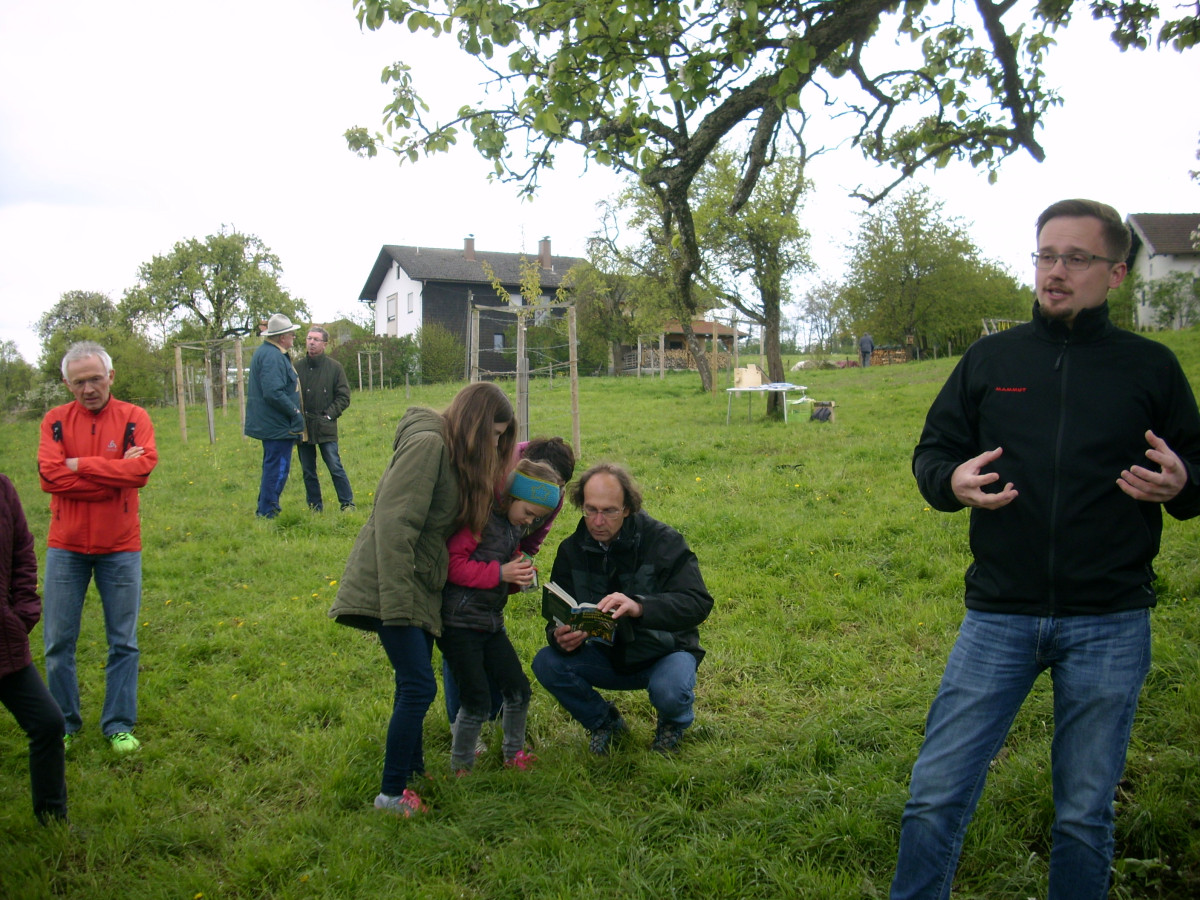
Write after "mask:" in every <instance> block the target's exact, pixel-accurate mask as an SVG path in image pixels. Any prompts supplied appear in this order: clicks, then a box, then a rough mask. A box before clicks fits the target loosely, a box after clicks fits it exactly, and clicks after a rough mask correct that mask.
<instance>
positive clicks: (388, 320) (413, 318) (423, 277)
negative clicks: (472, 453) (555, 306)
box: [359, 235, 587, 376]
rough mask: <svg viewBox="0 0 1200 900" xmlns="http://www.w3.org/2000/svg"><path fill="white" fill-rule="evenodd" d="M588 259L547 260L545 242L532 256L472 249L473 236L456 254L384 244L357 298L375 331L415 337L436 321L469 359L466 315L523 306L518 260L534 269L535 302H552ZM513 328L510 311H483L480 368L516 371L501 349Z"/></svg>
mask: <svg viewBox="0 0 1200 900" xmlns="http://www.w3.org/2000/svg"><path fill="white" fill-rule="evenodd" d="M485 262H486V263H487V265H488V266H490V267H491V270H492V272H494V273H495V276H496V278H497V280H498V281H499V282H500V284H501V285H502V286H503V288H504V290H505V291H506V292H507V293H508V299H507V301H505V300H502V299H501V298H500V296H499V295H498V294H497V292H496V290H495V288H494V287H493V285H492V281H491V279H490V278H489V277H488V275H487V274H486V272H485V267H484V263H485ZM586 262H587V260H584V259H581V258H579V257H575V256H555V255H553V253H551V251H550V238H548V237H545V238H542V239H541V240H540V241H538V252H537V255H536V256H535V255H532V254H528V253H501V252H494V251H488V250H476V249H475V237H474V236H473V235H471V236H468V237H467V238H466V239H465V240H464V241H463V246H462V248H461V249H456V250H446V249H441V248H435V247H410V246H401V245H397V244H385V245H384V246H383V247H382V249H380V251H379V255H378V256H377V257H376V258H375V264H374V265H373V266H372V267H371V273H370V275H368V276H367V280H366V283H365V284H364V285H363V287H362V291H361V292H360V294H359V297H360V299H361V302H363V303H366V304H367V305H368V306H369V307H370V308H371V309H372V310H373V311H374V319H375V333H376V334H379V335H390V336H392V337H402V336H404V335H407V334H415V333H416V331H417V329H418V328H421V327H422V326H424V325H429V324H431V323H437V324H438V325H441V326H443V327H444V328H445V329H446V330H448V331H449V332H450V333H451V334H453V335H455V336H456V337H458V338H459V340H461V341H462V342H463V345H464V346H465V347H466V349H467V359H468V360H469V359H470V351H471V347H470V343H469V342H470V336H471V312H472V310H473V309H475V308H483V307H492V308H496V309H497V310H499V309H502V308H505V307H510V308H511V307H515V306H521V305H522V304H523V303H524V302H525V301H524V298H523V297H522V295H521V271H522V264H523V263H534V264H536V266H537V271H538V274H539V281H540V285H541V298H540V302H550V301H552V300H553V299H554V295H555V293H556V292H557V290H558V288H559V286H560V285H561V284H562V281H563V278H564V276H565V275H566V274H567V272H568V271H569V270H570V269H571V268H572V267H573V266H576V265H582V264H586ZM514 325H515V318H514V316H513V315H511V314H505V313H500V312H497V313H491V314H489V313H488V312H487V310H486V309H483V310H482V311H481V315H480V322H479V343H480V347H479V366H480V368H481V369H482V370H485V371H489V372H513V371H515V357H514V355H513V353H512V352H511V348H508V349H509V352H507V353H505V352H504V351H505V349H506V348H507V344H508V342H509V340H510V337H511V335H512V334H513V332H514ZM464 376H465V373H464Z"/></svg>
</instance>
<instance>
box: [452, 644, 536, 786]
mask: <svg viewBox="0 0 1200 900" xmlns="http://www.w3.org/2000/svg"><path fill="white" fill-rule="evenodd" d="M438 646H439V647H440V648H441V650H442V656H443V657H445V660H446V662H447V663H448V664H449V666H450V671H451V672H452V673H453V674H454V680H455V682H456V683H457V684H458V692H459V698H460V700H461V702H462V706H461V708H460V709H459V711H458V718H457V720H456V721H457V724H456V726H455V729H454V744H453V746H452V748H451V751H450V752H451V761H452V764H453V765H454V767H455V768H456V769H460V768H466V769H469V768H471V766H473V765H474V763H475V742H476V740H477V739H478V737H479V731H480V728H482V726H483V723H484V722H485V721H486V720H487V718H488V714H489V713H490V712H491V708H492V687H493V686H494V687H497V688H499V690H500V696H501V697H502V698H503V700H504V713H503V719H502V725H503V727H504V744H503V751H504V758H505V759H512V758H513V756H514V755H515V754H516V753H518V752H519V751H520V750H521V749H523V748H524V746H525V715H526V711H527V710H528V709H529V698H530V697H531V696H532V693H533V692H532V690H531V689H530V686H529V678H528V677H526V675H525V669H524V667H523V666H522V665H521V659H520V657H518V656H517V651H516V650H514V649H513V645H512V641H510V640H509V639H508V634H507V633H506V632H503V631H496V632H488V631H473V630H471V629H470V628H445V629H443V630H442V636H441V637H440V638H438Z"/></svg>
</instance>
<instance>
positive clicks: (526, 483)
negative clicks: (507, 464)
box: [508, 472, 562, 509]
mask: <svg viewBox="0 0 1200 900" xmlns="http://www.w3.org/2000/svg"><path fill="white" fill-rule="evenodd" d="M508 493H509V495H510V496H513V497H516V498H517V499H518V500H524V501H525V502H526V503H532V504H533V505H534V506H544V507H546V509H558V501H559V499H560V498H561V497H562V491H561V489H560V488H559V486H558V485H557V484H551V483H550V482H549V481H542V480H541V479H540V478H531V477H529V476H528V475H523V474H521V473H520V472H513V480H512V484H511V485H510V486H509V488H508Z"/></svg>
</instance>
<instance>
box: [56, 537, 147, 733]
mask: <svg viewBox="0 0 1200 900" xmlns="http://www.w3.org/2000/svg"><path fill="white" fill-rule="evenodd" d="M92 578H95V579H96V590H97V591H99V592H100V603H101V605H102V606H103V608H104V634H105V638H106V640H107V642H108V664H107V665H106V666H105V668H104V708H103V710H102V711H101V713H100V730H101V731H102V732H103V733H104V734H105V735H110V734H116V733H117V732H119V731H133V726H134V724H135V723H136V722H137V682H138V643H137V622H138V609H139V608H140V607H141V603H142V554H141V551H138V550H131V551H127V552H124V553H100V554H95V555H92V554H88V553H75V552H74V551H72V550H60V549H58V548H57V547H49V548H47V550H46V575H45V579H44V583H43V589H44V592H45V597H44V600H43V603H42V638H43V640H44V641H45V647H46V681H47V682H48V686H49V688H50V693H51V695H52V696H53V697H54V699H55V701H56V702H57V703H58V706H59V709H61V710H62V712H63V716H65V717H66V720H67V733H69V734H71V733H74V732H76V731H78V730H79V729H80V727H81V726H82V725H83V720H82V718H81V717H80V715H79V679H78V678H77V677H76V675H75V644H76V642H77V641H78V640H79V628H80V622H81V620H82V617H83V598H84V596H85V595H86V594H87V588H88V582H89V581H91V580H92Z"/></svg>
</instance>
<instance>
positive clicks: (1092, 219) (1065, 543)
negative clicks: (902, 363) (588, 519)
mask: <svg viewBox="0 0 1200 900" xmlns="http://www.w3.org/2000/svg"><path fill="white" fill-rule="evenodd" d="M1037 239H1038V243H1037V251H1036V252H1035V253H1034V254H1033V260H1034V265H1035V274H1036V278H1035V285H1036V292H1037V302H1036V303H1035V304H1034V307H1033V320H1032V321H1031V322H1029V323H1027V324H1024V325H1019V326H1017V327H1014V328H1012V329H1010V330H1008V331H1004V332H1001V333H1000V334H997V335H993V336H990V337H987V338H984V339H982V340H980V341H978V342H977V343H975V344H974V345H973V346H972V347H971V348H969V349H968V350H967V352H966V353H965V354H964V355H963V358H962V360H961V361H960V362H959V364H958V366H957V367H956V368H955V370H954V372H953V374H951V376H950V378H949V380H948V381H947V382H946V385H945V386H944V387H943V388H942V391H941V393H940V394H939V395H938V397H937V399H936V400H935V401H934V403H933V406H932V407H931V408H930V411H929V415H928V417H927V418H926V421H925V429H924V431H923V432H922V434H921V439H920V442H919V443H918V444H917V447H916V450H915V451H914V453H913V473H914V475H915V476H916V479H917V484H918V486H919V488H920V490H921V493H922V494H923V495H924V497H925V499H926V500H928V501H929V504H930V505H931V506H932V507H934V508H935V509H939V510H942V511H945V512H953V511H956V510H959V509H962V508H963V507H971V528H970V544H971V552H972V554H973V556H974V562H973V563H972V565H971V566H970V567H969V568H968V569H967V573H966V579H965V581H966V594H965V600H966V606H967V612H966V617H965V618H964V620H963V623H962V627H961V629H960V631H959V635H958V639H957V641H956V642H955V645H954V649H953V650H952V651H951V653H950V658H949V661H948V662H947V664H946V670H945V673H944V675H943V676H942V682H941V686H940V687H939V689H938V694H937V697H936V699H935V700H934V702H933V706H932V707H931V709H930V711H929V717H928V720H927V722H926V726H925V742H924V744H923V745H922V747H921V750H920V753H919V754H918V757H917V761H916V764H915V765H914V767H913V772H912V781H911V785H910V799H909V801H908V803H907V805H906V806H905V808H904V814H903V817H902V819H901V832H900V851H899V858H898V860H897V865H896V875H895V879H894V881H893V883H892V893H891V896H892V897H893V898H914V897H922V898H924V897H928V898H946V897H949V895H950V887H951V884H952V882H953V880H954V872H955V869H956V867H957V865H958V856H959V852H960V850H961V848H962V841H963V836H964V834H965V832H966V828H967V824H968V823H969V821H970V819H971V815H972V813H973V812H974V810H975V805H976V803H977V802H978V800H979V796H980V793H981V792H982V790H983V784H984V779H985V778H986V776H987V772H988V766H989V763H990V762H991V760H992V759H993V757H994V756H995V755H996V753H997V752H998V751H999V750H1000V748H1001V746H1002V745H1003V743H1004V740H1005V738H1006V736H1007V734H1008V730H1009V728H1010V727H1011V726H1012V722H1013V719H1014V718H1015V716H1016V714H1017V711H1018V709H1020V707H1021V704H1022V703H1023V702H1024V700H1025V697H1026V696H1027V695H1028V693H1029V690H1030V688H1031V686H1032V685H1033V682H1034V681H1035V680H1036V678H1037V677H1038V675H1039V674H1040V673H1041V672H1042V671H1044V670H1046V669H1049V670H1050V673H1051V677H1052V680H1053V686H1054V739H1053V743H1052V745H1051V751H1050V756H1051V772H1052V781H1053V790H1054V811H1055V815H1054V825H1053V827H1052V829H1051V836H1052V847H1051V851H1050V891H1049V897H1050V900H1064V898H1095V900H1100V898H1104V897H1107V896H1108V879H1109V867H1110V864H1111V862H1112V855H1113V796H1114V792H1115V790H1116V787H1117V783H1118V782H1119V781H1120V779H1121V774H1122V771H1123V770H1124V766H1125V752H1126V747H1127V746H1128V743H1129V734H1130V729H1131V727H1132V723H1133V715H1134V711H1135V709H1136V707H1137V700H1138V694H1139V693H1140V691H1141V687H1142V682H1143V680H1144V679H1145V676H1146V673H1147V671H1148V670H1149V667H1150V619H1149V610H1150V607H1152V606H1153V605H1154V603H1155V596H1154V588H1153V583H1154V570H1153V568H1152V563H1153V560H1154V557H1155V555H1156V554H1157V553H1158V548H1159V538H1160V535H1161V533H1162V513H1161V510H1162V509H1163V508H1165V509H1166V510H1167V512H1168V513H1170V514H1171V515H1172V516H1175V517H1176V518H1178V519H1186V518H1191V517H1192V516H1195V515H1197V514H1198V513H1200V480H1198V478H1200V413H1198V412H1197V408H1196V401H1195V398H1194V396H1193V394H1192V390H1191V388H1190V386H1189V385H1188V382H1187V379H1186V378H1185V376H1184V374H1183V371H1182V369H1181V368H1180V366H1179V363H1178V361H1177V360H1176V359H1175V357H1174V355H1173V354H1172V353H1171V352H1170V351H1169V350H1167V349H1166V348H1165V347H1164V346H1162V345H1161V344H1159V343H1157V342H1154V341H1150V340H1147V339H1146V338H1143V337H1140V336H1138V335H1135V334H1132V333H1130V332H1127V331H1123V330H1121V329H1119V328H1117V327H1116V326H1114V325H1113V324H1112V323H1111V322H1110V321H1109V318H1108V305H1107V295H1108V292H1109V291H1110V290H1112V289H1114V288H1116V287H1117V286H1118V285H1120V283H1121V281H1122V280H1123V279H1124V277H1125V274H1126V258H1127V256H1128V254H1129V248H1130V235H1129V230H1128V228H1127V227H1126V226H1125V224H1124V223H1123V222H1122V221H1121V218H1120V216H1119V215H1118V213H1117V212H1116V210H1114V209H1113V208H1112V207H1109V206H1106V205H1104V204H1102V203H1096V202H1095V201H1090V200H1064V201H1060V202H1059V203H1055V204H1054V205H1052V206H1050V207H1049V208H1048V209H1046V210H1045V211H1044V212H1043V213H1042V214H1041V216H1040V217H1039V218H1038V222H1037ZM1139 462H1140V463H1141V464H1139Z"/></svg>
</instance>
